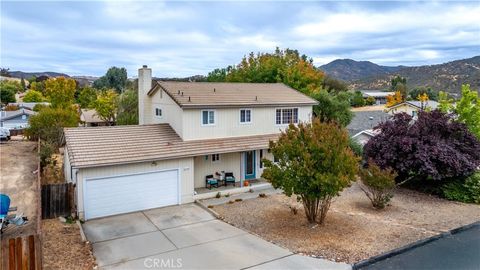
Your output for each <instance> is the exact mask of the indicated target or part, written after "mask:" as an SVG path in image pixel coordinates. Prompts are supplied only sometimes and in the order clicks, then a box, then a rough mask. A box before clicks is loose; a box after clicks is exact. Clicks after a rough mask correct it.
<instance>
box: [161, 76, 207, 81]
mask: <svg viewBox="0 0 480 270" xmlns="http://www.w3.org/2000/svg"><path fill="white" fill-rule="evenodd" d="M153 79H154V80H158V81H174V82H205V81H207V77H205V76H203V75H193V76H190V77H185V78H168V77H167V78H157V77H155V78H153Z"/></svg>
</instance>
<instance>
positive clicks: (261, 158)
mask: <svg viewBox="0 0 480 270" xmlns="http://www.w3.org/2000/svg"><path fill="white" fill-rule="evenodd" d="M259 155H260V169H261V168H263V161H262V160H263V150H262V149H260V151H259Z"/></svg>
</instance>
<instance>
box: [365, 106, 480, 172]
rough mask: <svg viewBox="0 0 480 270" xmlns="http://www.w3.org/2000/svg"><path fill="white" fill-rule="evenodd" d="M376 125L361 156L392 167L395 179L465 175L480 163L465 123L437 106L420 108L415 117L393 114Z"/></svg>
mask: <svg viewBox="0 0 480 270" xmlns="http://www.w3.org/2000/svg"><path fill="white" fill-rule="evenodd" d="M377 128H378V129H380V131H381V132H380V133H379V134H378V135H376V136H375V137H373V138H372V139H370V140H369V141H368V143H367V144H366V145H365V147H364V157H365V159H367V160H368V159H373V161H374V162H375V163H376V164H377V165H379V166H380V167H381V168H388V167H390V168H393V169H394V170H395V171H396V172H397V173H398V177H397V181H404V180H406V179H409V178H412V177H415V178H417V179H421V180H427V179H433V180H445V179H448V178H456V177H465V176H468V175H470V174H471V173H472V172H474V171H475V170H476V168H477V167H478V166H480V142H479V140H478V139H477V138H476V137H475V136H474V135H473V134H472V133H471V132H470V131H469V130H468V128H467V127H466V126H465V124H463V123H459V122H458V121H455V120H454V119H452V118H451V117H450V115H448V114H445V113H442V112H440V111H439V110H434V111H431V112H426V111H420V112H419V114H418V119H417V120H416V121H412V116H410V115H408V114H405V113H399V114H395V115H394V116H393V118H391V119H389V120H388V121H386V122H383V123H381V124H379V125H378V127H377Z"/></svg>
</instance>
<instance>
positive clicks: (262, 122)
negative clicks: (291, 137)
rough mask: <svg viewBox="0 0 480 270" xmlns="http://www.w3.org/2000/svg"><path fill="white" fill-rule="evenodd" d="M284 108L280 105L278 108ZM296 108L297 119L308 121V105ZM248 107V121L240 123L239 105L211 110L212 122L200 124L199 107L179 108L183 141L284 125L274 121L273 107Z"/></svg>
mask: <svg viewBox="0 0 480 270" xmlns="http://www.w3.org/2000/svg"><path fill="white" fill-rule="evenodd" d="M279 108H284V107H279ZM295 108H298V119H299V121H304V122H305V121H310V120H311V117H312V106H300V107H295ZM205 109H208V108H205ZM248 109H251V110H252V123H250V124H241V123H240V108H226V109H214V110H215V118H216V119H215V125H211V126H203V125H202V123H201V120H202V119H201V114H202V109H185V110H183V134H182V138H183V140H197V139H214V138H225V137H238V136H250V135H260V134H273V133H278V132H279V131H280V130H282V129H285V128H286V127H287V126H288V125H276V124H275V113H276V108H275V107H261V108H248Z"/></svg>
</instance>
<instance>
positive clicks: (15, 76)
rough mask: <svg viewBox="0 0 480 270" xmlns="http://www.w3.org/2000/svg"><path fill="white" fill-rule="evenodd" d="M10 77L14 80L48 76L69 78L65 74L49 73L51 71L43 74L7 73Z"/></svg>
mask: <svg viewBox="0 0 480 270" xmlns="http://www.w3.org/2000/svg"><path fill="white" fill-rule="evenodd" d="M8 73H10V76H11V77H14V78H24V79H30V78H31V77H33V76H35V77H40V76H48V77H70V76H68V75H67V74H65V73H58V72H51V71H45V72H23V71H9V72H8Z"/></svg>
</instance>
